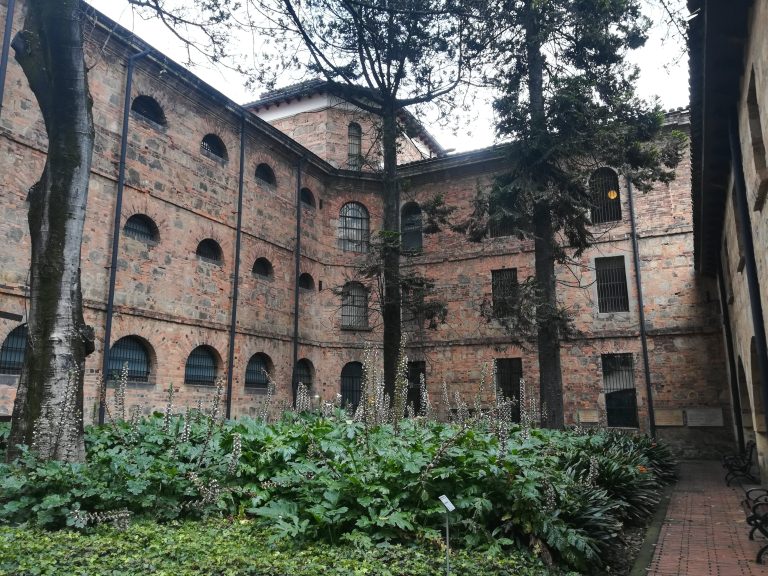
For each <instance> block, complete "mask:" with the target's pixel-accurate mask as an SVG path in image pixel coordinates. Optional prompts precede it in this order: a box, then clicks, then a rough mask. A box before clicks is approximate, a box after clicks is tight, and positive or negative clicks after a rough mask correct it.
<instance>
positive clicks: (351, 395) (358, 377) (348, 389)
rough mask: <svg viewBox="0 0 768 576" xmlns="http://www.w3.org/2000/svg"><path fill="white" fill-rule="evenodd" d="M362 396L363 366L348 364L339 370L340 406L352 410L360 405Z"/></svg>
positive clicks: (358, 363) (353, 363)
mask: <svg viewBox="0 0 768 576" xmlns="http://www.w3.org/2000/svg"><path fill="white" fill-rule="evenodd" d="M362 395H363V365H362V364H361V363H360V362H349V363H348V364H345V365H344V368H342V369H341V405H342V406H343V407H347V406H349V407H350V408H352V409H353V410H354V409H355V408H357V405H358V404H360V399H361V397H362Z"/></svg>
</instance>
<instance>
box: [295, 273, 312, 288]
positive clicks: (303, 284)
mask: <svg viewBox="0 0 768 576" xmlns="http://www.w3.org/2000/svg"><path fill="white" fill-rule="evenodd" d="M299 288H303V289H304V290H314V289H315V279H314V278H312V275H311V274H308V273H307V272H304V273H303V274H302V275H301V276H299Z"/></svg>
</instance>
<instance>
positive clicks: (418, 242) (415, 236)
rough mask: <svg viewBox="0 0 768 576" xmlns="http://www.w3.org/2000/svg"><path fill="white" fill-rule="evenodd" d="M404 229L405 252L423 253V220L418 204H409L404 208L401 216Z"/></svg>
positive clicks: (403, 243)
mask: <svg viewBox="0 0 768 576" xmlns="http://www.w3.org/2000/svg"><path fill="white" fill-rule="evenodd" d="M400 222H401V224H400V225H401V227H402V231H403V233H402V238H403V240H402V245H403V250H405V251H407V252H421V248H422V220H421V208H420V207H419V205H418V204H417V203H416V202H409V203H408V204H406V205H405V206H403V210H402V212H401V215H400Z"/></svg>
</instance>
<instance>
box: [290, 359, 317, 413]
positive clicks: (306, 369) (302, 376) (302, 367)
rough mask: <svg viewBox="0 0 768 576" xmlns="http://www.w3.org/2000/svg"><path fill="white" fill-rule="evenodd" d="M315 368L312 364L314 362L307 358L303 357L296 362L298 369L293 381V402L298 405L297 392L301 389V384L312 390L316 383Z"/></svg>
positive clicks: (295, 371)
mask: <svg viewBox="0 0 768 576" xmlns="http://www.w3.org/2000/svg"><path fill="white" fill-rule="evenodd" d="M314 374H315V368H314V366H312V362H310V361H309V360H307V359H306V358H302V359H301V360H299V361H298V362H297V363H296V369H295V370H294V378H293V383H292V386H291V387H292V390H293V404H294V405H296V393H297V392H298V390H299V384H304V386H305V387H306V388H307V389H309V390H311V389H312V386H313V384H314Z"/></svg>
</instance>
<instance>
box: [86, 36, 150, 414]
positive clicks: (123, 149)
mask: <svg viewBox="0 0 768 576" xmlns="http://www.w3.org/2000/svg"><path fill="white" fill-rule="evenodd" d="M150 52H151V50H143V51H142V52H139V53H137V54H134V55H133V56H131V57H129V58H128V72H127V77H126V80H125V97H124V98H123V133H122V135H121V136H120V164H119V166H118V169H117V198H116V199H115V220H114V224H113V228H112V256H111V260H110V265H109V291H108V293H107V320H106V323H105V325H104V354H103V363H102V365H101V380H102V381H101V390H100V391H99V424H104V416H105V413H106V395H107V376H108V375H107V370H109V348H110V340H111V339H112V315H113V312H114V305H115V279H116V277H117V251H118V248H119V245H120V220H121V219H122V216H123V189H124V188H125V156H126V153H127V151H128V116H129V113H130V111H131V88H132V86H133V69H134V67H135V65H136V62H138V61H139V60H141V59H142V58H144V57H145V56H147V55H149V53H150Z"/></svg>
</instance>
